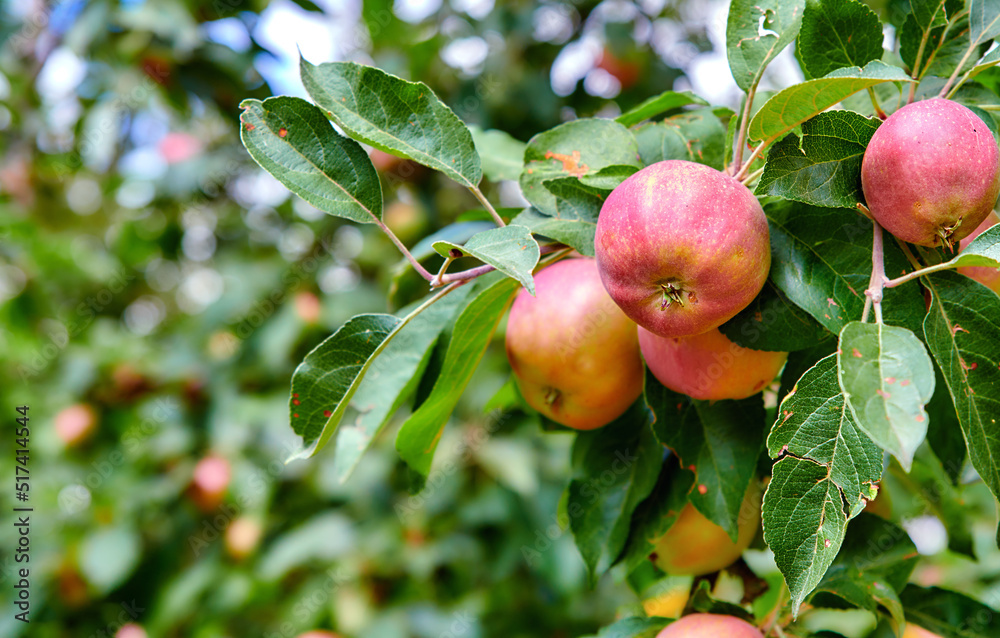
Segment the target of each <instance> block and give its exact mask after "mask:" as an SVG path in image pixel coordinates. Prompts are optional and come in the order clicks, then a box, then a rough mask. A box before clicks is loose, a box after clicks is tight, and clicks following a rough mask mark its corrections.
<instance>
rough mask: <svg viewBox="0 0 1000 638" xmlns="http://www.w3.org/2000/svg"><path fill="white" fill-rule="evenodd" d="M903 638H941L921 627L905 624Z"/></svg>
mask: <svg viewBox="0 0 1000 638" xmlns="http://www.w3.org/2000/svg"><path fill="white" fill-rule="evenodd" d="M903 638H941V636H939V635H937V634H936V633H934V632H931V631H927V630H926V629H924V628H923V627H918V626H917V625H914V624H911V623H907V624H906V629H904V630H903Z"/></svg>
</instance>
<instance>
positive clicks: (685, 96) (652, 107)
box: [615, 91, 708, 126]
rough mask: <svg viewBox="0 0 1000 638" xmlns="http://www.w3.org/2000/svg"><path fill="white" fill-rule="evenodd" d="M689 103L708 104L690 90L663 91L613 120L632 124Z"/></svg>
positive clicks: (627, 124) (624, 124)
mask: <svg viewBox="0 0 1000 638" xmlns="http://www.w3.org/2000/svg"><path fill="white" fill-rule="evenodd" d="M691 104H700V105H701V106H708V102H706V101H705V100H703V99H701V98H700V97H698V96H697V95H695V94H694V93H691V92H690V91H682V92H675V91H664V92H663V93H660V94H659V95H656V96H653V97H651V98H649V99H647V100H645V101H644V102H642V103H641V104H639V105H637V106H634V107H632V108H631V109H629V110H627V111H625V112H624V113H622V114H621V115H619V116H618V117H617V118H615V121H616V122H618V123H619V124H621V125H622V126H634V125H636V124H638V123H639V122H642V121H643V120H648V119H650V118H654V117H656V116H657V115H659V114H660V113H666V112H667V111H671V110H673V109H677V108H680V107H682V106H689V105H691Z"/></svg>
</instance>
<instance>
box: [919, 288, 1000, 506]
mask: <svg viewBox="0 0 1000 638" xmlns="http://www.w3.org/2000/svg"><path fill="white" fill-rule="evenodd" d="M923 282H924V285H925V286H926V287H927V288H928V289H929V290H930V292H931V306H930V309H929V310H928V312H927V318H926V319H925V320H924V336H925V337H926V339H927V346H928V347H929V348H930V351H931V354H932V355H933V356H934V360H935V361H936V362H937V364H938V365H939V366H940V367H941V372H942V374H943V375H944V380H945V383H946V384H947V387H948V393H949V394H950V395H951V400H952V402H953V403H954V405H955V409H956V412H957V413H958V421H959V424H961V426H962V433H963V434H964V435H965V440H966V445H967V446H968V449H969V458H970V460H971V461H972V466H973V467H974V468H976V471H977V472H979V475H980V476H981V477H982V479H983V482H985V483H986V485H987V486H988V487H989V488H990V491H992V492H993V494H994V496H996V497H997V498H1000V460H998V459H1000V423H998V419H1000V355H998V350H997V344H998V343H1000V297H998V296H997V295H996V294H995V293H994V292H993V291H991V290H990V289H989V288H986V287H985V286H982V285H980V284H978V283H976V282H975V281H973V280H972V279H969V278H968V277H965V276H963V275H959V274H957V273H950V272H943V273H938V274H933V275H931V276H929V277H924V278H923Z"/></svg>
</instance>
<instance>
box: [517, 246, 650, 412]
mask: <svg viewBox="0 0 1000 638" xmlns="http://www.w3.org/2000/svg"><path fill="white" fill-rule="evenodd" d="M535 295H536V296H535V297H532V296H531V295H530V294H529V293H528V291H527V290H522V291H521V292H520V293H519V294H518V296H517V298H516V299H515V300H514V305H513V306H512V307H511V310H510V319H509V320H508V322H507V337H506V343H507V358H508V359H509V360H510V366H511V368H512V369H513V370H514V377H515V379H516V380H517V384H518V387H519V388H520V389H521V393H522V394H523V395H524V398H525V400H526V401H527V402H528V404H529V405H531V407H533V408H535V409H536V410H538V411H539V412H541V413H542V414H544V415H545V416H547V417H549V418H550V419H552V420H553V421H556V422H557V423H561V424H563V425H566V426H568V427H571V428H575V429H578V430H592V429H594V428H599V427H601V426H603V425H607V424H608V423H610V422H611V421H613V420H615V419H616V418H617V417H619V416H621V414H622V413H623V412H625V410H626V409H628V407H629V406H630V405H632V403H633V402H634V401H635V400H636V399H637V398H638V397H639V395H640V394H641V393H642V377H643V369H642V359H641V358H640V356H639V342H638V339H637V338H636V332H635V324H634V323H632V322H631V321H630V320H629V318H628V317H626V316H625V314H624V313H623V312H622V311H621V310H620V309H619V308H618V306H616V305H615V303H614V301H612V300H611V297H609V296H608V293H607V292H605V290H604V287H603V286H602V285H601V278H600V275H598V273H597V264H596V263H595V262H594V260H593V259H566V260H563V261H560V262H558V263H555V264H553V265H551V266H549V267H548V268H546V269H545V270H542V271H541V272H540V273H538V274H537V275H536V276H535Z"/></svg>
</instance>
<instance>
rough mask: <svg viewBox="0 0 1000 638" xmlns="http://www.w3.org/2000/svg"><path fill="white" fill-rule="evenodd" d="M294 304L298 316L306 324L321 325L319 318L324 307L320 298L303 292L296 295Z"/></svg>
mask: <svg viewBox="0 0 1000 638" xmlns="http://www.w3.org/2000/svg"><path fill="white" fill-rule="evenodd" d="M292 303H293V304H294V306H295V314H296V315H298V317H299V319H301V320H302V321H303V322H304V323H307V324H309V325H313V324H316V323H319V317H320V314H321V313H322V310H323V305H322V304H321V303H320V300H319V297H317V296H316V295H315V293H312V292H309V291H307V290H306V291H302V292H297V293H295V297H294V298H293V299H292Z"/></svg>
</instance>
